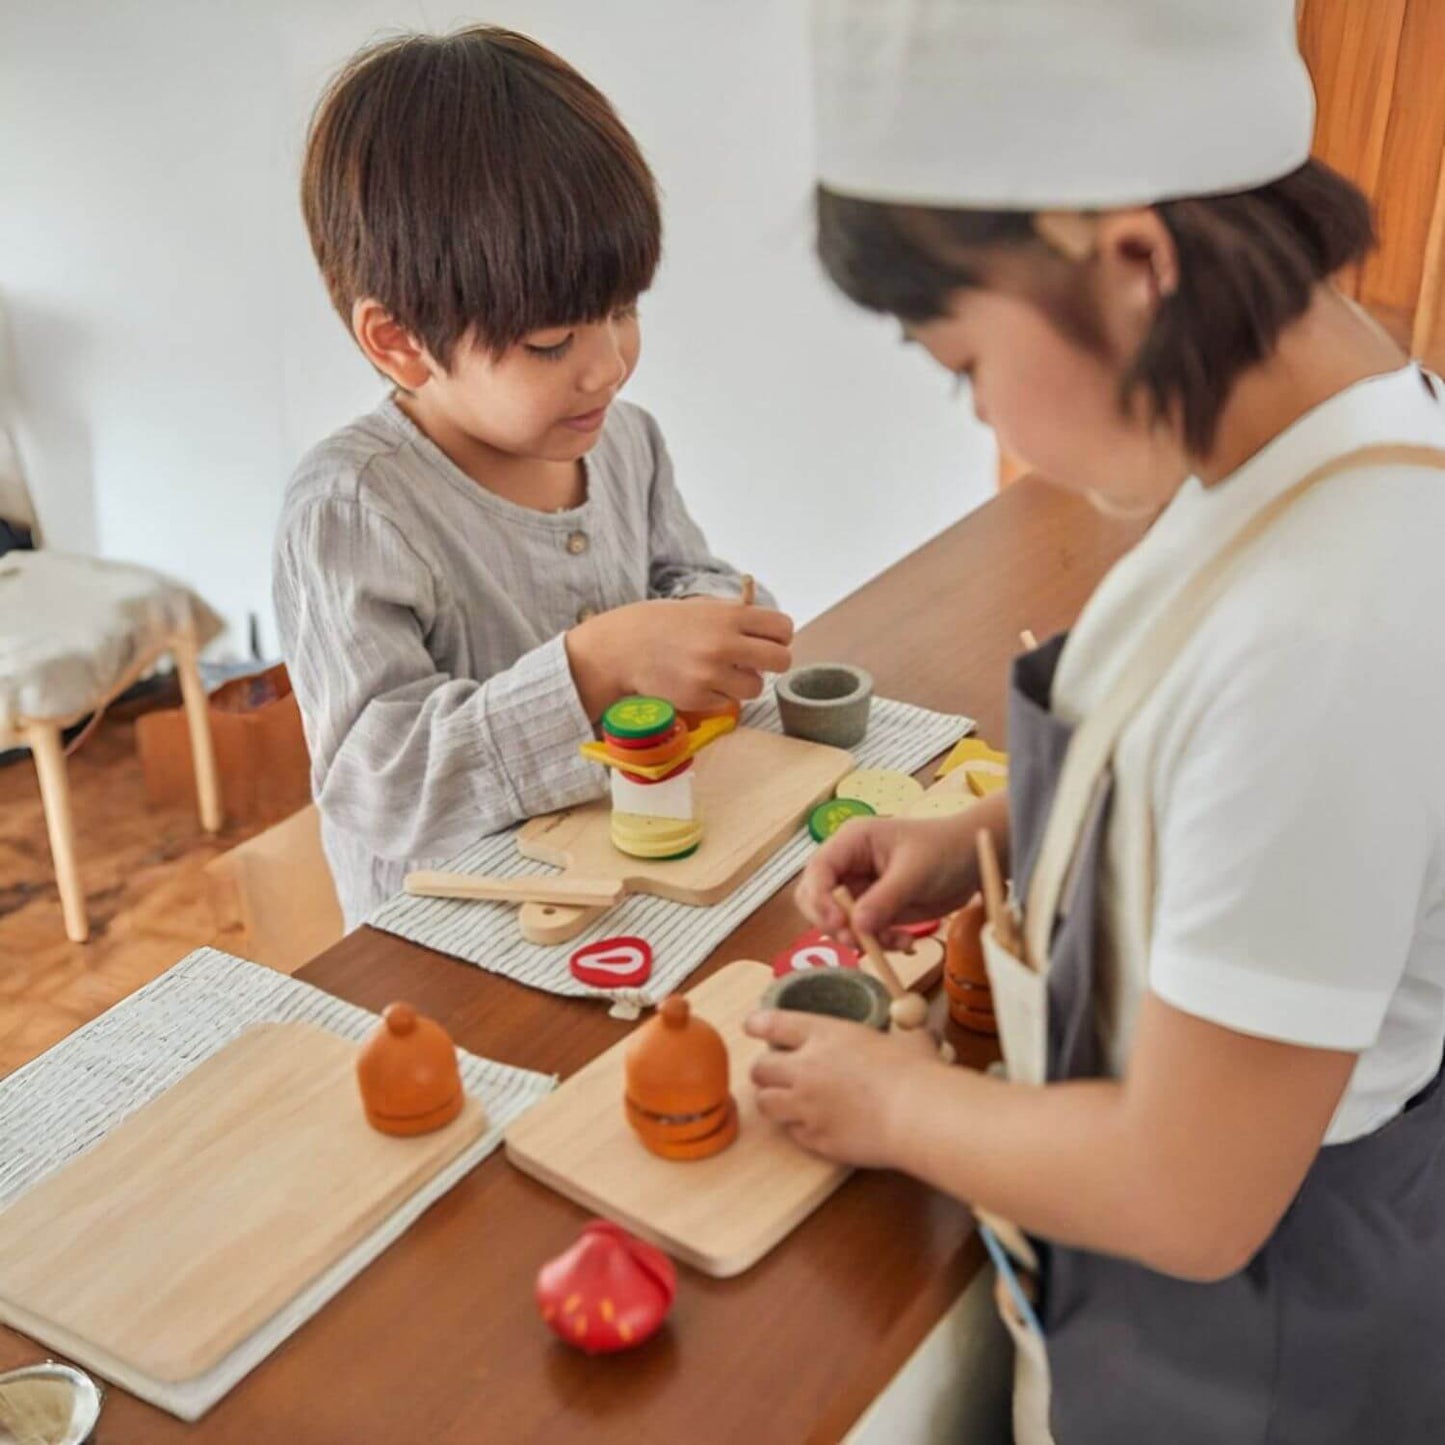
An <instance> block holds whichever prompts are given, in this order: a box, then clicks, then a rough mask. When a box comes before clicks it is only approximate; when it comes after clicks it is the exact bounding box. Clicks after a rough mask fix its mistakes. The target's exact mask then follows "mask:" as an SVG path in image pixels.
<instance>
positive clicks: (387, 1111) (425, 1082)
mask: <svg viewBox="0 0 1445 1445" xmlns="http://www.w3.org/2000/svg"><path fill="white" fill-rule="evenodd" d="M356 1081H357V1084H358V1085H359V1086H360V1088H361V1103H362V1107H363V1108H364V1109H365V1110H366V1121H367V1123H368V1124H370V1125H371V1127H372V1128H373V1129H379V1130H380V1131H381V1132H382V1133H383V1134H401V1135H410V1134H429V1133H431V1131H432V1130H433V1129H440V1128H441V1127H442V1126H443V1125H445V1124H450V1123H451V1121H452V1120H453V1119H455V1118H456V1117H457V1115H458V1114H460V1113H461V1111H462V1104H463V1102H464V1101H465V1099H466V1095H465V1094H464V1093H463V1091H462V1076H461V1070H460V1069H458V1067H457V1051H456V1047H455V1045H454V1044H453V1043H452V1040H451V1035H450V1034H448V1033H447V1031H446V1030H445V1029H444V1028H443V1027H442V1026H441V1025H440V1024H439V1023H437V1022H436V1020H435V1019H429V1018H426V1017H425V1016H424V1015H422V1014H419V1013H417V1011H416V1010H415V1009H414V1008H413V1007H412V1006H411V1005H410V1004H409V1003H393V1004H388V1005H387V1006H386V1008H385V1009H384V1010H383V1011H382V1015H381V1022H380V1023H379V1024H378V1025H377V1026H376V1028H375V1029H373V1030H372V1032H371V1033H370V1034H369V1035H368V1036H367V1039H366V1042H365V1043H364V1044H363V1045H362V1048H361V1052H360V1053H359V1054H358V1055H357V1059H356Z"/></svg>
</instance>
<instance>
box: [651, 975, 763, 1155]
mask: <svg viewBox="0 0 1445 1445" xmlns="http://www.w3.org/2000/svg"><path fill="white" fill-rule="evenodd" d="M626 1072H627V1098H626V1101H625V1106H626V1109H627V1119H628V1122H629V1123H630V1124H631V1125H632V1127H633V1128H634V1129H635V1130H636V1131H637V1136H638V1138H639V1139H641V1140H642V1142H643V1143H644V1144H645V1145H646V1146H647V1147H648V1148H649V1149H650V1150H651V1151H652V1152H653V1153H654V1154H659V1155H661V1156H662V1157H663V1158H664V1159H705V1158H707V1157H708V1155H710V1154H716V1153H718V1152H719V1151H720V1150H723V1149H726V1148H727V1146H728V1145H729V1144H731V1143H732V1142H733V1140H734V1139H736V1138H737V1136H738V1107H737V1103H736V1102H735V1101H734V1099H733V1096H732V1094H731V1093H730V1092H729V1089H728V1050H727V1045H726V1044H725V1043H723V1041H722V1035H721V1034H720V1033H718V1031H717V1030H716V1029H715V1028H713V1026H712V1025H711V1024H710V1023H708V1022H707V1021H706V1020H705V1019H700V1018H695V1017H693V1014H692V1011H691V1009H690V1008H689V1007H688V1003H687V1000H686V999H685V998H683V997H682V996H681V995H680V994H673V995H672V997H671V998H667V999H664V1000H663V1002H662V1007H661V1008H660V1009H658V1011H657V1017H656V1018H654V1019H653V1020H652V1021H651V1022H650V1023H646V1024H644V1025H643V1026H642V1028H640V1029H639V1030H638V1031H637V1036H636V1037H635V1038H634V1039H633V1041H632V1044H631V1046H630V1047H629V1048H628V1050H627V1061H626Z"/></svg>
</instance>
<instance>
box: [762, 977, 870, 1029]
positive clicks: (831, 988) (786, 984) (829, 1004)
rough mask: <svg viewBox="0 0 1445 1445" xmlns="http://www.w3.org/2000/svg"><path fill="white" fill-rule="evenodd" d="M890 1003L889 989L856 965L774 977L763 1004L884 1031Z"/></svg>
mask: <svg viewBox="0 0 1445 1445" xmlns="http://www.w3.org/2000/svg"><path fill="white" fill-rule="evenodd" d="M888 1003H889V999H888V990H887V989H886V988H884V987H883V985H882V984H881V983H879V982H878V980H877V979H876V978H873V977H872V976H871V975H869V974H866V973H863V972H861V971H860V970H858V969H856V968H809V969H804V970H802V971H801V972H798V973H786V974H784V975H783V976H782V978H780V979H776V980H774V982H773V984H772V985H771V987H769V989H768V991H767V992H766V993H765V994H764V995H763V997H762V1004H761V1006H762V1007H763V1008H784V1009H793V1010H795V1011H797V1012H798V1013H806V1014H824V1015H826V1016H827V1017H828V1018H834V1019H848V1020H849V1021H851V1022H852V1023H856V1024H862V1025H863V1026H864V1027H865V1028H870V1029H880V1030H882V1029H886V1028H887V1027H888Z"/></svg>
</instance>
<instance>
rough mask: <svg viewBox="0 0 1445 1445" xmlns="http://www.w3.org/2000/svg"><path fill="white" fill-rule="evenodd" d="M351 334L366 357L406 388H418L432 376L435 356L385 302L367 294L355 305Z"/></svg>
mask: <svg viewBox="0 0 1445 1445" xmlns="http://www.w3.org/2000/svg"><path fill="white" fill-rule="evenodd" d="M351 334H352V335H353V336H354V337H356V344H357V345H358V346H359V347H360V348H361V350H362V352H363V353H364V354H365V356H366V359H367V360H368V361H369V362H370V363H371V364H372V365H373V366H374V367H375V368H376V369H377V370H378V371H379V372H381V373H382V374H383V375H384V376H386V377H388V378H390V379H391V380H392V381H394V382H395V383H396V384H397V386H399V387H400V388H401V389H402V390H403V391H417V390H419V389H420V388H421V387H422V386H423V385H424V384H425V383H426V382H427V381H429V380H430V379H431V375H432V367H431V358H430V356H428V355H427V350H426V347H424V346H423V345H422V344H421V342H420V341H418V340H417V339H416V337H415V336H413V335H412V334H411V332H410V331H408V330H407V329H406V327H404V326H403V325H401V323H400V322H398V321H395V320H393V318H392V316H391V313H390V312H389V311H387V309H386V307H384V306H383V305H382V304H381V302H379V301H376V300H373V299H372V298H371V297H370V296H363V297H362V298H361V299H360V300H359V301H357V302H356V304H355V305H354V306H353V307H352V308H351Z"/></svg>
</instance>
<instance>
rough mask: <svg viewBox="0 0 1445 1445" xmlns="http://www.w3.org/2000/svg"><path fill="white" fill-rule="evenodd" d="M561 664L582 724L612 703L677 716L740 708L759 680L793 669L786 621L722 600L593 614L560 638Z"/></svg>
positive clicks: (779, 614)
mask: <svg viewBox="0 0 1445 1445" xmlns="http://www.w3.org/2000/svg"><path fill="white" fill-rule="evenodd" d="M566 639H567V640H566V647H567V658H568V661H569V663H570V664H571V667H572V676H573V679H574V680H575V682H576V684H577V693H578V696H579V697H580V698H581V700H582V705H583V707H584V708H585V709H586V711H587V716H588V717H589V718H591V719H592V721H593V722H596V721H597V719H598V718H599V717H601V716H602V714H603V712H604V711H605V710H606V709H607V708H608V707H609V706H610V705H611V704H612V703H614V702H616V701H617V699H618V698H619V697H625V696H627V694H629V693H647V694H650V695H651V696H654V697H665V698H666V699H667V700H668V701H669V702H670V703H672V704H673V705H674V706H675V707H677V708H679V709H680V710H682V711H684V712H693V711H697V712H701V711H705V710H707V709H710V708H716V707H721V706H723V705H725V704H727V703H730V702H745V701H747V700H748V699H749V698H754V697H757V696H758V694H759V693H761V692H762V690H763V674H764V673H768V672H786V671H787V670H788V669H789V668H790V667H791V666H792V665H793V656H792V653H791V651H790V650H789V649H790V645H791V643H792V640H793V623H792V619H791V618H790V617H788V616H786V615H785V614H784V613H782V612H776V611H774V610H773V609H772V608H771V607H745V606H743V605H742V604H741V603H740V602H735V601H732V600H730V599H726V598H715V597H690V598H686V599H684V600H680V601H652V602H634V603H632V604H631V605H629V606H627V607H617V608H614V609H613V610H612V611H611V612H600V613H598V614H597V616H596V617H590V618H588V620H587V621H586V622H582V623H579V624H578V625H577V626H576V627H574V628H573V629H572V630H571V631H570V632H568V633H567V634H566Z"/></svg>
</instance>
